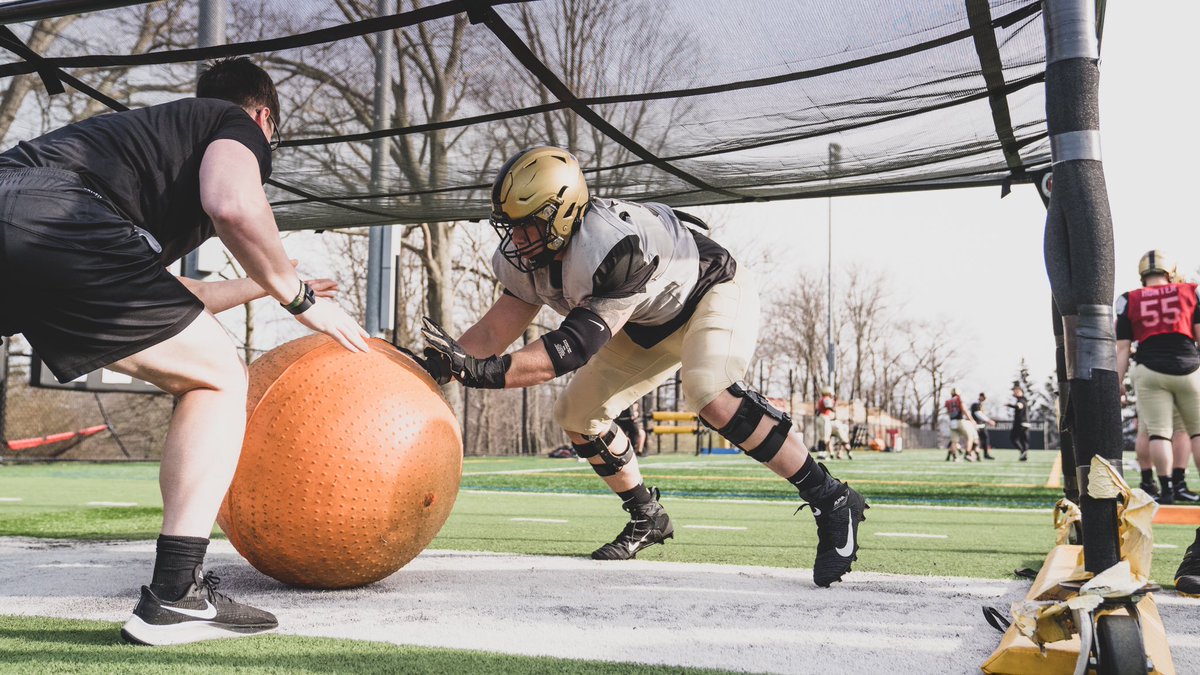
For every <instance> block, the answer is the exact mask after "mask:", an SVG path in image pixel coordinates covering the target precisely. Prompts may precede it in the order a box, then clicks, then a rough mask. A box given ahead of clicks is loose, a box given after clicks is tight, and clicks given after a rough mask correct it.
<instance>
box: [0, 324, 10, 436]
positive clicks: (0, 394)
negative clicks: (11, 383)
mask: <svg viewBox="0 0 1200 675" xmlns="http://www.w3.org/2000/svg"><path fill="white" fill-rule="evenodd" d="M7 419H8V338H3V337H0V446H4V445H5V444H6V443H7V442H8V426H7V425H6V424H5V421H6V420H7Z"/></svg>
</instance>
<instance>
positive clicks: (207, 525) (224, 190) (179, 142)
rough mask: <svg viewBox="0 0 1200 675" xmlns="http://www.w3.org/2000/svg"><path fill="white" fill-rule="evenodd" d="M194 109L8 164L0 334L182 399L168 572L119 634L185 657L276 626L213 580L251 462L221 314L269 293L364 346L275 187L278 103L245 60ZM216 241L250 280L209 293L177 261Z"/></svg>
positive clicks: (205, 79) (242, 383) (208, 82)
mask: <svg viewBox="0 0 1200 675" xmlns="http://www.w3.org/2000/svg"><path fill="white" fill-rule="evenodd" d="M197 96H198V98H195V99H186V100H180V101H174V102H171V103H165V104H162V105H157V106H152V107H149V108H142V109H140V110H132V111H128V112H121V113H112V114H107V115H100V116H97V117H93V118H90V119H87V120H84V121H82V122H78V123H75V124H70V125H68V126H65V127H62V128H60V129H57V130H55V131H52V132H50V133H48V134H45V135H44V136H41V137H38V138H35V139H33V140H30V141H24V142H21V143H19V144H18V145H17V146H16V147H14V148H12V149H10V150H8V151H7V152H4V153H3V154H0V274H2V275H3V279H2V283H0V328H3V333H4V334H5V335H12V334H14V333H23V334H24V335H25V338H26V339H27V340H28V341H29V342H30V344H32V345H33V347H34V349H36V350H37V352H38V355H39V356H40V357H41V358H42V359H43V360H44V361H45V362H46V364H47V365H48V366H49V368H50V370H51V372H53V373H54V375H55V376H56V377H57V378H58V379H59V381H60V382H66V381H69V380H71V379H74V378H75V377H78V376H79V375H82V374H84V373H87V372H89V371H92V370H95V369H97V368H100V367H107V368H109V369H112V370H115V371H117V372H121V373H125V374H127V375H131V376H134V377H138V378H141V379H143V380H146V381H148V382H151V383H153V384H155V385H157V386H158V387H159V388H161V389H163V390H164V391H166V392H169V393H171V394H173V395H174V396H175V397H176V398H177V405H176V407H175V413H174V415H173V416H172V419H171V425H170V429H169V431H168V433H167V437H166V441H165V443H164V447H163V451H162V464H161V467H160V476H159V482H160V485H161V490H162V496H163V526H162V534H161V536H160V537H159V539H158V547H157V556H156V559H155V564H154V576H153V580H152V582H151V583H150V585H149V586H143V587H142V595H141V600H140V601H139V602H138V604H137V606H136V607H135V609H134V612H133V616H132V617H130V619H129V621H128V622H127V623H126V624H125V627H124V629H123V630H122V635H123V636H124V637H125V638H126V640H128V641H130V642H134V643H138V644H150V645H162V644H180V643H185V642H192V641H195V640H202V639H208V638H215V637H236V636H240V635H247V634H252V633H257V632H261V631H264V630H270V629H272V628H274V627H275V626H276V625H277V623H276V620H275V617H274V616H272V615H271V614H270V613H268V612H264V611H262V610H259V609H256V608H253V607H249V606H247V605H244V604H241V603H237V602H235V601H233V600H231V599H230V598H229V597H228V596H226V595H224V594H221V593H217V592H216V590H215V587H216V578H215V577H214V576H213V575H212V574H211V573H208V574H205V573H203V571H202V568H201V564H202V563H203V560H204V556H205V553H206V552H207V547H208V537H209V535H210V534H211V532H212V526H213V522H214V521H215V519H216V514H217V510H218V508H219V507H220V504H221V500H222V499H223V498H224V495H225V492H226V490H227V489H228V487H229V483H230V480H231V479H232V478H233V473H234V470H235V468H236V467H237V460H238V454H239V452H240V450H241V445H242V436H243V434H244V431H245V424H246V389H247V381H246V368H245V365H244V364H243V363H242V361H241V359H240V358H239V357H238V354H237V352H236V350H235V348H234V345H233V342H232V341H231V340H230V339H229V337H228V335H227V334H226V333H225V330H224V329H223V328H222V327H221V325H220V324H219V323H218V322H217V320H216V318H215V317H214V316H213V313H215V312H220V311H222V310H225V309H229V308H231V307H235V306H238V305H241V304H244V303H246V302H249V301H250V300H253V299H255V298H259V297H263V296H264V295H270V296H272V297H274V298H275V299H277V300H279V302H280V303H281V304H282V305H283V306H284V307H285V308H286V309H287V310H288V311H289V312H291V313H292V314H294V315H295V316H296V318H297V319H298V320H299V321H300V323H302V324H304V325H305V326H308V327H309V328H311V329H313V330H317V331H321V332H323V333H326V334H328V335H330V336H331V337H333V338H334V339H335V340H337V341H338V342H339V343H341V344H342V345H343V346H344V347H345V348H347V349H349V350H351V351H364V352H365V351H367V344H366V341H365V339H364V338H365V337H366V333H365V332H364V331H363V330H362V329H361V328H360V327H359V326H358V325H357V324H356V323H355V322H354V320H353V319H351V318H350V317H349V316H348V315H347V314H346V313H345V312H344V311H342V309H341V308H340V307H338V306H337V304H335V303H333V302H328V301H323V300H318V298H317V292H318V291H320V294H321V296H328V295H329V294H330V293H331V292H332V291H333V290H335V287H334V286H333V285H332V283H331V282H322V283H320V284H318V285H317V288H313V287H312V286H310V285H309V284H306V283H305V282H303V281H302V280H301V279H300V278H299V277H298V276H297V275H296V271H295V269H294V268H293V265H292V263H291V261H289V260H288V256H287V254H286V253H285V252H284V250H283V245H282V243H281V242H280V239H279V232H278V229H277V228H276V225H275V220H274V217H273V216H272V214H271V207H270V204H268V202H267V198H266V194H265V193H264V192H263V188H262V184H263V181H265V180H266V179H267V176H268V175H270V173H271V149H272V147H273V145H272V144H270V143H269V139H271V138H272V137H273V136H276V135H277V133H278V129H277V124H278V119H279V100H278V96H277V95H276V93H275V86H274V84H273V83H272V82H271V78H270V76H268V75H267V73H266V72H264V71H263V70H262V69H260V68H258V67H257V66H255V65H254V64H252V63H251V62H250V61H249V60H247V59H244V58H239V59H231V60H227V61H222V62H219V63H217V64H215V65H213V66H212V67H211V68H209V69H208V70H207V71H206V72H205V73H204V74H203V75H202V76H201V77H200V81H199V84H198V87H197ZM213 234H216V235H217V236H219V237H220V238H221V241H222V242H223V243H224V244H225V245H226V247H228V248H229V250H230V251H231V252H232V253H233V255H234V257H235V258H236V259H237V260H238V262H239V263H241V265H242V267H243V268H244V269H245V270H246V273H247V275H248V276H249V278H247V279H235V280H230V281H223V282H215V283H201V282H197V281H193V280H188V279H177V278H176V277H174V276H172V275H171V274H170V273H168V272H167V270H166V268H165V266H166V265H168V264H170V263H172V262H174V261H175V260H177V259H178V258H179V257H181V256H182V255H184V254H185V253H188V252H189V251H191V250H193V249H194V248H196V247H197V246H199V245H200V243H201V242H203V241H204V240H205V239H208V238H209V237H211V236H212V235H213Z"/></svg>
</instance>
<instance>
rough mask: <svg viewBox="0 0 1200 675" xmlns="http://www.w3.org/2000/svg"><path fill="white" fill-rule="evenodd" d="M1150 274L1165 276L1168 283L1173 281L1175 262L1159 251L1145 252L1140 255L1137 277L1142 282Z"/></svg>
mask: <svg viewBox="0 0 1200 675" xmlns="http://www.w3.org/2000/svg"><path fill="white" fill-rule="evenodd" d="M1151 274H1165V275H1166V276H1167V280H1168V281H1174V280H1175V276H1176V272H1175V261H1174V260H1171V258H1170V257H1168V256H1167V254H1166V253H1164V252H1163V251H1161V250H1159V249H1154V250H1153V251H1146V253H1145V254H1144V255H1142V259H1141V260H1139V261H1138V276H1139V277H1141V278H1142V281H1143V282H1144V281H1145V280H1146V277H1147V276H1149V275H1151Z"/></svg>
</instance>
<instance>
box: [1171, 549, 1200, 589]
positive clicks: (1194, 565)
mask: <svg viewBox="0 0 1200 675" xmlns="http://www.w3.org/2000/svg"><path fill="white" fill-rule="evenodd" d="M1175 590H1177V591H1179V594H1180V595H1186V596H1189V597H1200V537H1198V538H1197V539H1196V541H1195V542H1193V543H1192V545H1191V546H1189V547H1188V548H1187V552H1186V553H1184V554H1183V560H1182V561H1181V562H1180V563H1179V569H1178V570H1175Z"/></svg>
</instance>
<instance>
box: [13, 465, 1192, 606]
mask: <svg viewBox="0 0 1200 675" xmlns="http://www.w3.org/2000/svg"><path fill="white" fill-rule="evenodd" d="M997 454H998V455H999V456H1000V459H998V460H997V461H995V462H985V463H962V462H960V463H950V462H944V461H942V458H944V456H945V455H944V453H943V452H941V451H936V450H931V451H910V452H905V453H901V454H881V453H860V454H858V455H856V459H855V460H854V461H852V462H850V461H841V462H831V463H829V466H830V468H831V470H832V471H833V472H834V473H835V475H838V476H839V477H842V478H844V479H845V480H847V481H849V482H850V484H851V485H853V486H854V487H855V488H856V489H858V490H860V491H861V492H862V493H863V494H865V495H866V496H867V498H868V500H869V501H870V502H871V503H873V504H875V506H876V508H873V509H871V510H870V511H869V512H868V513H867V521H866V523H864V525H863V528H862V532H861V535H860V542H861V544H862V547H863V551H862V552H861V553H860V556H859V561H858V563H857V564H856V565H855V570H858V571H873V572H890V573H895V574H915V575H953V576H969V577H980V578H996V579H1001V578H1011V574H1012V571H1013V570H1014V569H1018V568H1024V567H1031V568H1035V569H1036V568H1037V567H1039V566H1040V565H1041V562H1042V561H1043V560H1044V558H1045V555H1046V553H1047V552H1048V551H1049V550H1050V548H1051V547H1052V546H1053V545H1054V531H1053V529H1052V525H1051V523H1052V517H1051V507H1052V505H1053V504H1054V502H1055V500H1057V499H1058V497H1059V496H1060V495H1061V490H1059V489H1057V488H1047V487H1045V484H1046V482H1047V479H1048V478H1049V477H1050V473H1051V467H1052V463H1053V458H1054V453H1049V452H1035V453H1032V460H1031V461H1029V462H1017V461H1016V458H1015V456H1014V455H1015V453H1013V452H1011V451H1008V452H1006V451H999V452H998V453H997ZM642 468H643V473H644V475H645V477H646V480H647V483H649V484H655V485H658V486H659V487H660V488H662V491H663V503H664V505H665V506H666V507H667V509H668V510H669V512H670V513H671V516H672V518H673V520H674V522H675V525H676V534H675V538H674V539H672V540H670V541H669V542H668V544H667V545H666V546H655V547H652V548H650V549H647V550H646V551H645V552H643V553H642V554H641V555H640V556H639V558H641V559H645V560H666V561H675V562H709V563H724V564H739V565H763V566H774V567H810V566H811V565H812V556H813V552H814V550H815V546H816V532H815V530H814V528H813V525H812V517H811V515H810V512H809V511H807V510H806V511H802V512H800V513H799V514H794V511H795V509H796V507H798V506H799V504H800V502H799V500H798V499H797V497H796V493H795V491H794V490H793V489H792V488H791V487H790V486H788V485H787V484H786V483H785V482H784V481H782V480H780V479H778V478H776V477H774V476H773V475H772V474H771V473H770V472H768V471H766V470H765V469H764V468H763V467H761V466H759V465H758V464H757V463H756V462H753V461H752V460H749V459H747V458H744V457H738V456H728V455H718V456H701V457H695V456H691V455H662V456H651V457H648V458H644V459H643V460H642ZM462 484H463V490H462V491H461V492H460V494H459V496H458V501H457V503H456V505H455V508H454V511H453V513H452V515H451V517H450V519H449V520H448V521H447V523H446V525H445V527H444V528H443V529H442V531H441V533H440V534H439V535H438V537H437V539H435V540H434V542H433V543H432V544H431V548H439V549H452V550H468V551H496V552H507V553H521V554H531V555H571V556H585V555H587V554H589V553H590V552H591V551H592V550H593V549H595V548H596V547H597V546H599V545H600V544H602V543H604V542H605V541H608V540H610V539H611V538H612V537H613V536H615V535H616V533H617V532H618V531H619V530H620V529H621V527H622V526H623V525H624V523H625V519H626V518H627V516H626V514H625V513H624V512H623V511H622V510H621V509H620V508H619V504H618V503H617V501H616V500H615V499H614V498H613V497H612V495H611V493H609V492H608V491H607V489H606V488H605V487H604V485H603V484H602V483H601V482H600V481H599V479H598V478H597V477H596V476H595V475H594V474H593V473H592V472H591V471H590V469H588V468H587V467H585V466H583V465H581V464H579V463H577V462H575V460H551V459H546V458H528V457H526V458H515V457H508V458H467V460H466V462H465V465H464V471H463V481H462ZM4 498H10V499H12V498H19V499H20V501H0V536H32V537H55V538H77V539H91V540H108V539H153V538H154V537H156V536H157V533H158V527H159V520H160V517H161V516H160V514H161V500H160V499H159V496H158V484H157V466H156V465H154V464H119V465H118V464H102V465H97V464H69V465H68V464H50V465H5V466H2V467H0V500H2V499H4ZM88 502H136V503H137V506H134V507H113V506H87V504H88ZM1013 506H1016V507H1021V508H1020V509H1019V510H1018V509H1013V508H1000V507H1013ZM560 521H562V522H560ZM717 528H719V529H717ZM727 528H745V529H727ZM1194 531H1195V528H1193V527H1185V526H1164V525H1159V526H1156V527H1155V542H1156V544H1159V545H1160V546H1163V545H1165V546H1173V547H1174V548H1160V549H1157V550H1156V551H1155V557H1154V566H1153V574H1154V579H1155V580H1156V581H1157V582H1159V583H1161V584H1163V585H1165V586H1168V587H1169V586H1170V585H1171V582H1172V580H1173V574H1174V571H1175V567H1176V566H1177V565H1178V563H1179V559H1180V557H1181V556H1182V555H1183V549H1184V548H1186V546H1187V545H1188V544H1189V543H1191V541H1192V539H1193V536H1194ZM914 535H915V536H914Z"/></svg>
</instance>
